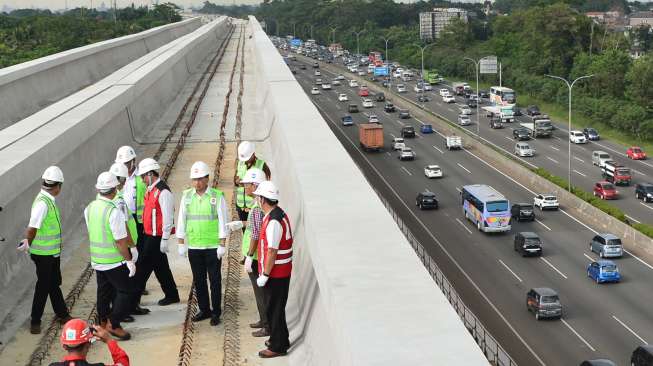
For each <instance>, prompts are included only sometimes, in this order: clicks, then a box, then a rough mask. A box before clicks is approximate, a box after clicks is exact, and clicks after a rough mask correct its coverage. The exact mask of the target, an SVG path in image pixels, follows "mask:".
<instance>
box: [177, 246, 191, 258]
mask: <svg viewBox="0 0 653 366" xmlns="http://www.w3.org/2000/svg"><path fill="white" fill-rule="evenodd" d="M187 250H188V248H187V247H186V244H177V253H179V256H180V257H185V256H186V251H187Z"/></svg>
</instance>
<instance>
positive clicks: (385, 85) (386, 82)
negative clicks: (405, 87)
mask: <svg viewBox="0 0 653 366" xmlns="http://www.w3.org/2000/svg"><path fill="white" fill-rule="evenodd" d="M381 85H382V86H383V87H384V88H387V87H388V85H390V82H389V81H388V80H383V81H382V82H381Z"/></svg>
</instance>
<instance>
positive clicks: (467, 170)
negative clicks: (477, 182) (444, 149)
mask: <svg viewBox="0 0 653 366" xmlns="http://www.w3.org/2000/svg"><path fill="white" fill-rule="evenodd" d="M456 164H457V165H458V166H459V167H461V168H463V169H464V170H465V171H466V172H467V173H469V174H472V172H470V171H469V169H467V168H465V167H464V166H462V165H460V163H456Z"/></svg>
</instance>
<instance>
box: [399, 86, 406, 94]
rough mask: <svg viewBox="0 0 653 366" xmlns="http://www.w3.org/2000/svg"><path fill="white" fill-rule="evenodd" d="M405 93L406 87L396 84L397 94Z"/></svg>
mask: <svg viewBox="0 0 653 366" xmlns="http://www.w3.org/2000/svg"><path fill="white" fill-rule="evenodd" d="M405 92H406V85H404V84H397V93H405Z"/></svg>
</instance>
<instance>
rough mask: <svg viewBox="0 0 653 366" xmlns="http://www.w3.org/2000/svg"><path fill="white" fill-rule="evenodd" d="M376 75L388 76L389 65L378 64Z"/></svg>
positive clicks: (375, 69) (375, 70)
mask: <svg viewBox="0 0 653 366" xmlns="http://www.w3.org/2000/svg"><path fill="white" fill-rule="evenodd" d="M374 76H388V67H387V66H377V67H375V68H374Z"/></svg>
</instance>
